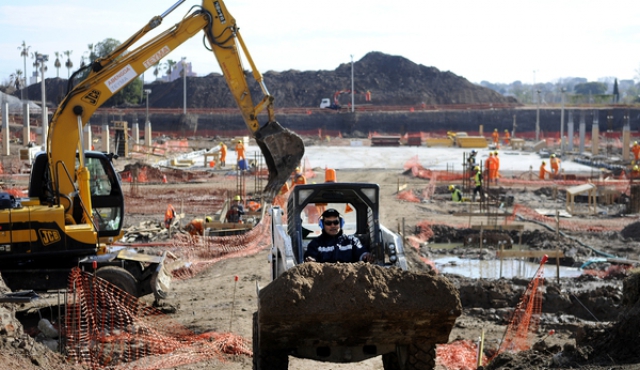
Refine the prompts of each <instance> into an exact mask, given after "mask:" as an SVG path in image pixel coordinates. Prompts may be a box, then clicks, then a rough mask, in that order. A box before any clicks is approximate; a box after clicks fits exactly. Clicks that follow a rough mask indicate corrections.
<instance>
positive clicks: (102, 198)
mask: <svg viewBox="0 0 640 370" xmlns="http://www.w3.org/2000/svg"><path fill="white" fill-rule="evenodd" d="M85 158H86V163H85V166H86V167H87V169H88V170H89V173H90V175H91V178H90V189H91V203H92V207H93V209H92V210H91V213H92V215H93V220H94V224H95V226H96V229H97V232H98V237H99V238H113V237H118V236H119V235H120V231H121V229H122V222H123V218H124V217H123V216H124V196H123V192H122V186H121V183H120V178H119V176H118V174H117V173H116V171H115V169H114V167H113V163H112V156H111V155H107V154H105V153H102V152H95V151H87V152H85ZM48 162H49V160H48V157H47V154H46V153H44V152H41V153H38V154H37V155H36V158H35V160H34V163H33V166H32V170H31V178H30V180H29V198H37V199H39V201H40V204H52V205H53V204H60V202H61V198H64V196H62V197H61V196H56V194H55V189H56V186H55V183H54V181H52V179H51V174H50V171H49V163H48ZM78 165H79V161H78V160H76V168H77V167H78ZM71 197H73V199H71V203H72V207H73V219H74V221H75V222H76V223H81V222H82V205H81V204H80V201H79V197H78V196H77V195H72V196H70V197H69V198H71ZM63 202H64V200H63Z"/></svg>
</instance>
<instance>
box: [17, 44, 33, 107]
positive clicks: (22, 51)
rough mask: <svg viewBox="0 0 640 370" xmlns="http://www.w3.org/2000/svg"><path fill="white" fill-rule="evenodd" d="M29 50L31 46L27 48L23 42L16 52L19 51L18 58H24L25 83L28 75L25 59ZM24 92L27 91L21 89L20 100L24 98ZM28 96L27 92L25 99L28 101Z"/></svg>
mask: <svg viewBox="0 0 640 370" xmlns="http://www.w3.org/2000/svg"><path fill="white" fill-rule="evenodd" d="M29 49H31V46H27V43H26V42H25V41H22V45H21V46H18V50H20V56H21V57H22V58H24V79H25V82H26V80H27V78H28V75H27V57H28V56H29ZM25 85H26V83H25ZM25 90H27V89H22V90H21V91H20V97H21V98H22V100H24V99H25V96H24V94H25ZM28 94H29V91H28V90H27V97H26V98H27V99H29V95H28Z"/></svg>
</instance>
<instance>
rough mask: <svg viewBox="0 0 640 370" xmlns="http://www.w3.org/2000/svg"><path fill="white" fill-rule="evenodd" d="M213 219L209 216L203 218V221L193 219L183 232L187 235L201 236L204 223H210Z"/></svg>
mask: <svg viewBox="0 0 640 370" xmlns="http://www.w3.org/2000/svg"><path fill="white" fill-rule="evenodd" d="M212 221H213V219H212V218H211V216H207V217H205V219H204V220H203V219H201V218H194V219H193V220H191V222H189V223H188V224H187V226H185V228H184V229H185V230H186V231H187V232H188V233H189V235H192V236H193V235H203V234H204V223H205V222H212Z"/></svg>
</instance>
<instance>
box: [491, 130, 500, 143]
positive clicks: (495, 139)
mask: <svg viewBox="0 0 640 370" xmlns="http://www.w3.org/2000/svg"><path fill="white" fill-rule="evenodd" d="M491 137H492V138H493V144H495V145H498V144H499V143H500V134H499V133H498V129H497V128H494V129H493V134H491Z"/></svg>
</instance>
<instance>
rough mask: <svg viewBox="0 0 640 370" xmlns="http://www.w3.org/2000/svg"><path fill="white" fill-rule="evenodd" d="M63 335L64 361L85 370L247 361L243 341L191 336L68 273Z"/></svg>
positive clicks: (94, 280)
mask: <svg viewBox="0 0 640 370" xmlns="http://www.w3.org/2000/svg"><path fill="white" fill-rule="evenodd" d="M68 297H69V298H68V301H67V304H66V308H65V309H66V319H65V328H64V329H65V336H66V340H67V342H66V349H67V353H68V359H69V361H70V362H72V363H74V364H82V365H84V366H86V367H89V368H91V369H107V368H108V369H113V370H125V369H132V370H133V369H136V370H147V369H148V370H151V369H165V368H173V367H176V366H180V365H184V364H190V363H195V362H201V361H205V360H209V359H218V360H220V361H224V355H225V354H229V355H245V356H251V350H250V349H249V348H250V344H249V341H248V340H246V339H244V338H242V337H240V336H237V335H234V334H232V333H216V332H208V333H203V334H196V333H194V332H193V331H191V330H189V329H187V328H186V327H184V326H182V325H180V324H178V323H176V322H173V321H172V320H170V319H169V318H168V316H167V315H165V314H163V313H162V312H160V311H159V310H157V309H155V308H153V307H150V306H148V305H146V304H145V303H143V302H141V301H138V299H137V298H135V297H133V296H131V295H129V294H127V293H126V292H124V291H122V290H121V289H119V288H118V287H116V286H115V285H112V284H110V283H109V282H107V281H106V280H103V279H101V278H99V277H97V276H95V275H92V274H90V273H88V272H84V271H81V270H80V269H78V268H75V269H73V271H72V272H71V274H70V276H69V286H68Z"/></svg>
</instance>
